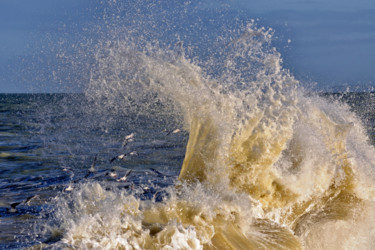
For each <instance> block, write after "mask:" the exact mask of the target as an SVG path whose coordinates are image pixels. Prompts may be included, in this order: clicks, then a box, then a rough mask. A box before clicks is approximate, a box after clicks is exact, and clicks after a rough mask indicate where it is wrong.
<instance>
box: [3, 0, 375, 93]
mask: <svg viewBox="0 0 375 250" xmlns="http://www.w3.org/2000/svg"><path fill="white" fill-rule="evenodd" d="M135 1H136V0H126V1H125V0H124V1H120V0H117V2H122V3H121V6H122V7H121V8H122V9H123V11H117V13H118V16H116V18H119V19H126V18H128V17H127V11H126V9H132V8H133V9H134V10H136V9H137V8H134V6H133V5H134V2H135ZM103 2H106V3H104V4H103ZM115 2H116V1H115V0H108V1H107V0H103V1H99V0H64V1H61V0H0V93H20V92H64V91H66V89H67V88H65V87H66V86H70V87H71V85H72V83H71V82H74V81H77V79H78V78H79V76H80V75H81V76H82V77H81V78H80V79H79V81H82V82H84V81H87V78H85V77H83V75H85V71H88V70H89V69H88V68H87V65H86V66H85V65H83V63H82V68H81V71H79V72H75V73H74V74H73V73H72V72H70V71H69V67H65V66H63V65H61V62H59V63H56V62H55V61H54V59H53V58H56V55H57V54H58V53H61V47H64V46H65V47H66V46H69V44H75V43H77V41H83V40H82V34H85V32H86V30H87V29H90V32H91V33H90V34H91V36H92V31H93V30H94V29H93V28H92V27H98V29H100V27H103V26H100V24H101V23H103V22H104V18H103V17H104V16H105V15H108V13H109V12H110V11H108V6H111V4H112V5H113V6H117V8H118V6H119V5H118V3H116V4H117V5H116V4H115ZM139 2H142V1H139ZM167 2H168V4H167ZM170 2H173V1H163V0H160V2H159V3H157V4H159V5H160V6H162V7H159V10H160V8H166V9H167V10H168V8H173V7H174V6H175V5H173V4H170ZM179 2H181V1H179ZM189 4H190V6H193V8H194V9H195V10H196V11H197V13H199V14H200V15H202V16H204V15H205V13H206V12H207V13H208V12H210V11H211V12H210V13H212V10H214V11H218V10H220V9H226V10H227V12H226V13H230V15H231V17H230V18H240V19H241V18H242V19H247V20H250V19H255V20H256V23H257V24H258V25H261V26H262V25H263V26H267V27H271V28H273V29H274V30H275V34H276V35H277V37H278V40H279V41H280V43H276V45H275V46H276V47H277V46H279V47H277V49H278V50H279V51H280V52H281V54H282V58H283V60H284V67H286V68H288V69H290V71H291V72H292V73H293V74H294V75H295V76H296V78H297V79H300V80H301V81H302V82H304V83H305V84H312V85H314V83H315V86H316V88H318V89H327V90H329V89H344V88H346V87H348V86H349V87H351V88H353V89H355V88H356V87H358V86H361V87H362V88H367V87H371V86H375V1H373V0H356V1H353V0H326V1H324V0H261V1H260V0H258V1H254V0H246V1H245V0H227V1H224V0H202V1H189ZM138 5H139V3H138ZM164 5H165V6H164ZM103 6H106V7H103ZM140 9H141V8H140ZM228 10H230V11H228ZM141 11H142V10H141ZM149 11H151V12H152V11H153V10H149ZM218 12H219V11H218ZM214 13H215V12H214ZM178 25H181V26H183V25H184V23H183V22H181V23H179V22H178V21H176V26H178ZM89 27H90V28H89ZM86 33H87V32H86ZM185 35H187V36H188V35H189V34H185ZM85 36H86V38H87V34H86V35H85ZM286 41H288V43H286ZM60 43H61V44H62V45H61V44H60ZM59 44H60V45H59ZM285 44H287V45H285ZM59 46H60V48H59ZM79 66H80V64H79V63H78V65H75V67H79ZM63 67H65V68H64V70H58V69H61V68H63ZM55 72H59V74H60V75H56V73H55ZM77 75H78V76H77Z"/></svg>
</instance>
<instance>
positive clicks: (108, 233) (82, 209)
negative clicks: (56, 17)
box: [55, 24, 375, 249]
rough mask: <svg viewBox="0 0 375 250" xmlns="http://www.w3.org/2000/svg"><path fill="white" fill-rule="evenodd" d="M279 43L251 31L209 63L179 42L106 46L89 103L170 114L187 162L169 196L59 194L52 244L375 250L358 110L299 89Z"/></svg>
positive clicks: (368, 161) (370, 152) (86, 187)
mask: <svg viewBox="0 0 375 250" xmlns="http://www.w3.org/2000/svg"><path fill="white" fill-rule="evenodd" d="M271 41H272V30H270V29H265V28H257V27H256V25H254V24H250V25H248V26H246V27H245V29H244V30H243V31H242V36H240V37H239V39H233V40H232V41H231V42H230V43H228V44H226V45H225V46H223V47H224V49H223V50H222V51H220V53H217V54H214V55H212V56H211V57H210V58H209V59H208V60H206V61H204V62H203V61H199V60H193V59H189V58H187V57H185V54H184V52H183V47H182V48H181V46H180V45H181V44H179V45H177V46H175V47H173V48H165V47H162V46H160V45H158V44H151V43H149V44H147V45H146V46H145V47H143V48H142V49H140V48H139V46H138V45H137V44H135V43H134V41H132V40H131V39H129V40H123V41H108V42H107V43H105V46H103V47H102V48H100V49H99V50H98V51H97V55H96V58H97V60H98V61H97V68H96V69H95V71H93V72H92V76H91V79H90V85H89V86H88V88H87V90H86V92H85V94H86V96H87V97H88V98H89V99H91V100H95V101H94V102H96V103H97V105H98V107H99V106H100V105H102V106H101V108H102V109H103V106H105V107H107V108H108V107H111V106H114V107H117V108H119V107H120V108H121V109H124V110H126V112H134V113H137V114H138V115H139V114H142V115H146V116H147V114H148V113H152V112H157V111H156V110H157V108H156V110H155V105H156V103H162V105H163V109H162V110H163V112H165V113H168V114H169V115H171V114H172V116H173V117H174V118H173V119H176V120H178V121H179V124H180V125H181V126H182V127H183V128H184V129H185V130H186V131H187V132H188V133H189V140H188V143H187V145H186V153H185V157H184V160H183V164H182V167H181V171H180V173H179V176H178V178H177V179H176V180H175V182H174V184H173V185H171V186H168V187H166V188H160V190H159V191H158V192H163V194H164V195H163V197H162V199H159V200H156V199H155V197H154V198H152V199H149V200H147V199H146V200H142V199H139V198H138V197H137V195H136V193H137V192H139V189H137V187H134V188H133V191H129V190H128V189H126V190H121V189H119V190H118V189H115V190H112V189H111V190H108V189H106V188H105V187H104V186H103V185H102V184H101V183H100V182H89V183H85V184H81V185H80V186H79V187H78V188H76V189H75V190H74V191H73V194H72V196H69V197H63V196H62V197H60V198H59V199H58V201H57V204H56V206H57V208H58V209H57V211H56V212H55V213H56V215H55V216H57V217H58V218H60V221H61V225H59V228H60V229H59V230H60V231H61V230H62V232H63V233H62V236H61V240H59V241H58V242H57V243H55V244H56V245H57V246H66V247H73V248H77V247H78V248H80V247H84V248H124V249H130V248H135V249H343V248H346V249H354V248H357V249H359V248H361V249H365V248H366V249H370V248H372V247H373V246H374V241H373V235H374V232H375V231H374V226H373V225H374V223H373V222H374V218H375V217H374V215H373V211H374V200H373V195H374V191H375V190H374V184H373V183H374V179H373V178H374V177H373V166H374V163H375V159H374V149H373V146H371V145H369V144H368V140H369V139H368V138H367V136H366V132H365V131H364V129H363V127H362V125H361V122H360V121H359V118H358V117H357V116H356V115H355V114H354V113H352V112H351V111H349V107H348V106H345V105H343V104H340V103H339V102H337V101H328V100H327V99H325V98H322V97H319V96H318V95H316V94H311V93H310V94H309V93H307V92H306V91H304V90H303V88H302V87H301V86H299V82H298V81H297V80H296V79H295V78H294V77H293V76H292V75H291V74H290V72H289V71H288V70H287V69H284V68H283V67H282V59H281V55H280V54H279V52H277V50H276V49H275V48H273V47H272V46H271ZM98 100H99V101H98ZM103 100H104V101H103ZM119 103H121V105H120V106H119ZM145 103H146V104H145ZM156 106H157V105H156ZM140 107H141V108H140ZM160 112H161V111H160ZM163 112H161V113H160V114H156V116H160V117H162V116H163V115H165V114H163ZM154 115H155V114H154ZM67 203H68V204H70V206H67V205H66V204H67ZM61 228H63V229H61Z"/></svg>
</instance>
